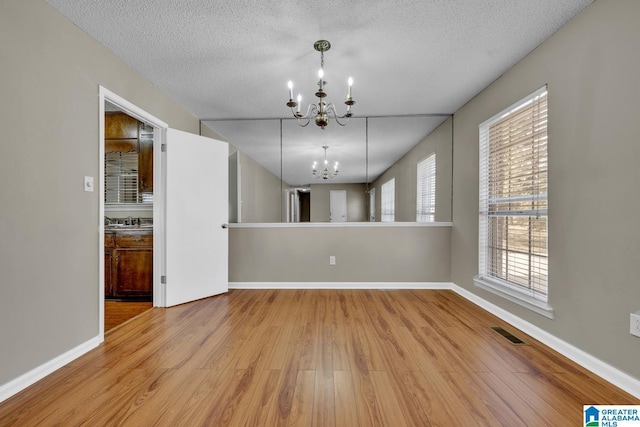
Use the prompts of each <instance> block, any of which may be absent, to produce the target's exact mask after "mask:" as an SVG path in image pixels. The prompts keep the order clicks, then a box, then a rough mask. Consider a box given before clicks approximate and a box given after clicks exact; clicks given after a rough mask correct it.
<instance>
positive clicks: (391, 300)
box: [0, 289, 640, 427]
mask: <svg viewBox="0 0 640 427" xmlns="http://www.w3.org/2000/svg"><path fill="white" fill-rule="evenodd" d="M495 325H499V326H503V327H505V328H506V329H508V330H510V331H512V332H513V333H515V334H516V335H518V336H520V337H521V338H522V339H524V340H525V341H526V342H527V343H528V344H529V345H527V346H513V345H511V344H510V343H509V342H508V341H507V340H505V339H504V338H503V337H501V336H500V335H498V334H497V333H495V332H494V331H492V330H491V329H490V327H491V326H495ZM583 404H628V405H634V404H635V405H638V404H640V400H639V399H636V398H634V397H633V396H631V395H629V394H628V393H625V392H624V391H622V390H620V389H618V388H616V387H614V386H613V385H611V384H609V383H608V382H606V381H604V380H603V379H601V378H599V377H597V376H595V375H593V374H591V373H589V372H588V371H586V370H585V369H584V368H582V367H580V366H578V365H576V364H575V363H573V362H572V361H570V360H569V359H567V358H565V357H563V356H562V355H560V354H558V353H557V352H555V351H553V350H552V349H550V348H548V347H546V346H544V345H542V344H541V343H539V342H538V341H536V340H534V339H532V338H531V337H529V336H527V335H526V334H523V333H521V332H520V331H518V330H516V329H514V328H512V327H510V326H509V325H505V324H504V322H501V321H500V320H499V319H497V318H496V317H495V316H493V315H491V314H490V313H487V312H485V311H484V310H482V309H480V308H479V307H477V306H475V305H473V304H471V303H470V302H469V301H466V300H465V299H463V298H461V297H460V296H458V295H456V294H454V293H453V292H451V291H426V290H425V291H419V290H406V291H377V290H363V291H360V290H303V289H300V290H265V291H258V290H232V291H231V292H229V293H228V294H224V295H219V296H216V297H213V298H208V299H205V300H200V301H195V302H193V303H189V304H183V305H180V306H177V307H171V308H168V309H161V308H156V309H153V310H148V311H146V312H144V313H142V314H141V315H139V316H138V317H136V318H135V319H133V320H132V321H130V322H128V323H125V324H123V325H122V326H120V327H118V328H117V329H114V330H113V331H112V332H111V333H109V334H107V336H106V341H105V343H104V344H102V345H100V346H98V347H97V348H95V349H94V350H92V351H90V352H89V353H87V354H86V355H84V356H82V357H80V358H78V359H77V360H75V361H73V362H72V363H70V364H68V365H67V366H65V367H63V368H61V369H60V370H58V371H56V372H55V373H53V374H52V375H50V376H48V377H47V378H44V379H43V380H41V381H39V382H38V383H36V384H34V385H33V386H32V387H29V388H27V389H26V390H24V391H23V392H21V393H18V394H17V395H16V396H14V397H12V398H10V399H8V400H7V401H5V402H2V403H0V425H2V426H3V427H4V426H20V427H22V426H36V425H37V426H45V427H48V426H56V425H64V426H67V425H91V426H93V425H123V426H129V425H130V426H140V425H154V426H155V425H157V426H171V427H173V426H193V425H228V426H256V425H269V426H272V425H313V426H334V425H335V426H343V425H344V426H363V427H364V426H367V427H368V426H377V425H380V426H382V425H393V426H397V425H398V426H399V425H416V426H451V425H456V426H458V425H460V426H474V425H482V426H485V425H486V426H498V425H503V426H520V425H523V426H524V425H540V426H545V425H549V426H556V425H576V424H580V422H581V413H582V405H583Z"/></svg>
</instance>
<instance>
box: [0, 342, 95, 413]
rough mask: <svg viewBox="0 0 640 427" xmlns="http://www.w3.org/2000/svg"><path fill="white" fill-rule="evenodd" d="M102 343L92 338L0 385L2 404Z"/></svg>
mask: <svg viewBox="0 0 640 427" xmlns="http://www.w3.org/2000/svg"><path fill="white" fill-rule="evenodd" d="M101 342H102V340H101V339H100V337H99V336H96V337H94V338H91V339H90V340H89V341H86V342H84V343H82V344H80V345H78V346H77V347H74V348H72V349H71V350H69V351H67V352H66V353H63V354H61V355H60V356H58V357H56V358H54V359H51V360H49V361H48V362H46V363H44V364H42V365H40V366H38V367H37V368H34V369H32V370H30V371H29V372H27V373H26V374H24V375H21V376H19V377H18V378H16V379H14V380H12V381H9V382H8V383H6V384H3V385H0V402H3V401H5V400H7V399H8V398H10V397H11V396H13V395H15V394H17V393H19V392H21V391H22V390H24V389H25V388H27V387H29V386H30V385H32V384H34V383H35V382H37V381H40V380H41V379H42V378H44V377H46V376H47V375H49V374H51V373H53V372H54V371H56V370H58V369H60V368H62V367H63V366H64V365H66V364H67V363H70V362H72V361H74V360H75V359H77V358H78V357H80V356H82V355H83V354H85V353H87V352H88V351H90V350H93V349H94V348H96V347H97V346H98V345H100V343H101Z"/></svg>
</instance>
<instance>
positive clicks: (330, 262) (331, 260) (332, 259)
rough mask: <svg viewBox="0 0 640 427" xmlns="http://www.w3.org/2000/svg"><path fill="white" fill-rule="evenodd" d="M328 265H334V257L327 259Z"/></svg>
mask: <svg viewBox="0 0 640 427" xmlns="http://www.w3.org/2000/svg"><path fill="white" fill-rule="evenodd" d="M329 265H336V257H335V256H333V255H331V256H330V257H329Z"/></svg>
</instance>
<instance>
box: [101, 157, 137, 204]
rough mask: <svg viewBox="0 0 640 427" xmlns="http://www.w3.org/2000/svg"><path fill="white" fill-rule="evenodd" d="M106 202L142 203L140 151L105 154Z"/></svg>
mask: <svg viewBox="0 0 640 427" xmlns="http://www.w3.org/2000/svg"><path fill="white" fill-rule="evenodd" d="M104 171H105V183H104V184H105V185H104V201H105V203H142V200H141V196H140V194H139V192H138V153H136V152H135V151H133V152H129V153H121V152H112V153H105V155H104Z"/></svg>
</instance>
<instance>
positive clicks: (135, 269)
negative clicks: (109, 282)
mask: <svg viewBox="0 0 640 427" xmlns="http://www.w3.org/2000/svg"><path fill="white" fill-rule="evenodd" d="M116 270H117V274H116V275H117V278H118V279H117V283H116V288H117V289H116V295H117V296H149V295H151V290H152V288H153V250H152V249H135V250H127V249H122V250H120V249H119V250H118V259H117V264H116Z"/></svg>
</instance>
